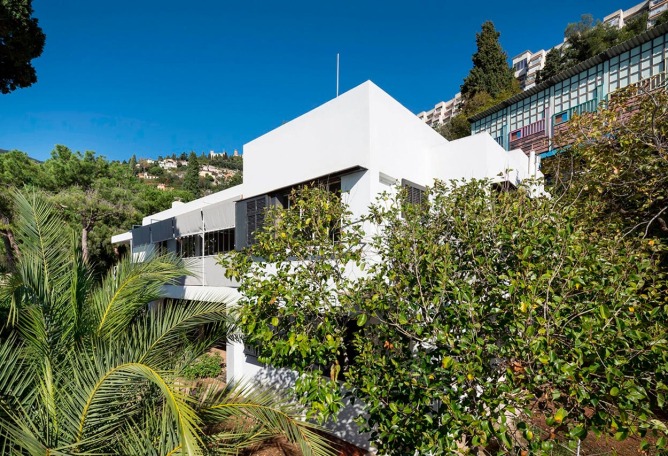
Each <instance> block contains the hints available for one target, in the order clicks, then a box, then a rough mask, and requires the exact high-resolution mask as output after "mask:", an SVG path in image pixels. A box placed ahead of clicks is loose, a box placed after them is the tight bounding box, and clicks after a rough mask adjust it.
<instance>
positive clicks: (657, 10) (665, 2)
mask: <svg viewBox="0 0 668 456" xmlns="http://www.w3.org/2000/svg"><path fill="white" fill-rule="evenodd" d="M666 10H668V0H656V2H655V3H653V2H651V3H650V8H649V20H650V21H652V20H655V19H656V18H657V17H658V16H659V15H660V14H661V13H663V12H665V11H666Z"/></svg>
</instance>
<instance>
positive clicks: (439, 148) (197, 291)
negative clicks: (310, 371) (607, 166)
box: [112, 81, 542, 447]
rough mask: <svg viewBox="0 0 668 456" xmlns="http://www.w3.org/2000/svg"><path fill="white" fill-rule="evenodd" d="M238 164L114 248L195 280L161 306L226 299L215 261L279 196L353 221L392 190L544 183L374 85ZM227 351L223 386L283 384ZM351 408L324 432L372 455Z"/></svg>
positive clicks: (527, 160)
mask: <svg viewBox="0 0 668 456" xmlns="http://www.w3.org/2000/svg"><path fill="white" fill-rule="evenodd" d="M407 152H410V157H411V159H410V160H406V153H407ZM243 156H244V180H243V183H242V184H240V185H237V186H235V187H231V188H228V189H226V190H223V191H220V192H217V193H213V194H211V195H208V196H205V197H203V198H199V199H197V200H194V201H191V202H188V203H179V204H174V205H173V206H172V208H171V209H168V210H165V211H162V212H159V213H157V214H150V215H147V216H146V217H144V219H143V222H142V225H141V226H140V227H138V228H135V229H133V230H132V231H128V232H127V233H124V234H121V235H118V236H114V237H113V238H112V243H114V244H118V243H127V244H129V245H130V251H131V254H132V258H133V259H134V261H143V259H144V258H145V256H146V254H147V252H149V251H151V250H153V249H155V248H161V249H164V250H167V251H171V252H174V253H177V254H180V255H181V256H182V257H184V258H185V262H186V264H187V265H188V266H189V267H190V268H191V269H192V270H193V272H194V275H193V276H192V277H187V278H185V279H184V280H183V282H182V283H181V284H180V285H174V286H170V287H167V288H165V290H164V296H165V298H178V299H185V300H198V299H200V300H201V299H208V300H216V299H221V298H222V297H228V296H229V294H230V291H232V292H233V291H234V290H235V289H236V287H237V286H238V284H237V283H235V282H233V281H231V280H229V279H227V278H226V277H225V275H224V271H223V270H222V269H221V267H220V266H219V265H218V264H217V261H216V259H217V255H218V254H220V253H223V252H227V251H231V250H235V249H236V250H241V249H243V248H244V247H246V246H248V245H250V244H252V243H253V242H254V236H253V233H254V232H255V230H257V229H259V228H260V227H261V226H262V223H263V220H264V216H263V212H264V209H265V208H267V207H269V206H284V205H286V204H287V200H286V198H285V196H286V195H287V194H289V193H290V191H291V190H292V189H295V188H298V187H299V186H301V185H304V184H306V183H312V182H316V183H320V184H322V185H323V186H324V187H325V188H327V189H329V190H330V191H333V192H337V193H340V194H341V197H342V198H343V200H344V201H345V202H346V203H347V205H348V207H349V209H350V210H351V211H352V213H353V216H357V217H359V216H362V215H364V214H365V213H366V211H367V210H368V207H369V205H370V204H371V203H372V202H374V201H375V199H376V198H377V197H378V195H380V194H381V193H383V192H385V191H388V190H392V189H394V188H396V186H397V185H402V186H404V187H407V188H409V189H410V190H411V191H412V192H418V193H419V192H422V191H423V190H424V186H427V185H431V184H432V183H433V182H434V179H440V180H450V179H472V178H489V179H492V180H493V181H495V182H508V183H509V184H513V185H516V184H519V183H520V182H521V181H522V180H524V179H527V178H532V177H536V176H538V177H540V176H542V174H541V173H540V172H539V171H538V170H537V164H536V161H535V160H534V157H533V156H532V155H531V154H529V156H527V154H526V153H525V152H524V151H522V150H511V151H506V150H504V149H503V147H501V145H500V144H499V143H498V142H496V141H495V140H494V139H493V138H492V137H491V136H490V135H489V134H488V133H480V134H477V135H473V136H469V137H466V138H462V139H459V140H456V141H448V140H446V139H444V138H443V137H442V136H441V135H439V134H438V133H437V132H435V131H434V130H433V129H432V128H430V127H429V126H427V125H426V124H425V123H424V122H422V121H421V120H420V119H418V118H417V117H416V116H415V115H413V114H412V113H411V112H410V111H409V110H408V109H406V108H405V107H404V106H402V105H401V104H400V103H399V102H397V101H396V100H394V99H393V98H392V97H390V96H389V95H388V94H387V93H385V92H384V91H383V90H381V89H380V88H379V87H378V86H376V85H375V84H374V83H372V82H370V81H368V82H365V83H363V84H361V85H359V86H357V87H355V88H354V89H352V90H350V91H348V92H346V93H344V94H342V95H341V96H339V97H337V98H335V99H333V100H330V101H329V102H327V103H325V104H323V105H321V106H319V107H317V108H315V109H314V110H312V111H310V112H307V113H306V114H304V115H302V116H300V117H298V118H296V119H294V120H292V121H291V122H288V123H286V124H283V125H282V126H280V127H278V128H276V129H275V130H273V131H270V132H269V133H267V134H265V135H263V136H260V137H259V138H257V139H255V140H253V141H251V142H249V143H248V144H246V145H245V146H244V149H243ZM295 164H297V165H295ZM226 350H227V375H228V380H231V379H233V378H234V379H237V380H240V379H244V378H245V379H248V380H249V381H258V382H263V381H265V380H266V379H272V378H273V379H275V378H276V375H281V374H275V373H276V372H278V371H276V369H274V368H273V367H271V366H266V365H263V364H261V363H260V362H259V361H258V360H257V358H256V355H255V352H254V351H253V350H252V349H251V348H249V347H246V346H244V344H243V342H239V341H233V340H230V341H228V343H227V348H226ZM262 379H265V380H262ZM281 387H283V388H284V387H285V385H282V386H281ZM355 407H357V409H355V410H352V409H346V410H344V412H343V413H342V414H341V415H340V416H339V420H338V422H337V423H336V424H334V425H332V426H331V427H330V430H331V431H332V432H334V433H335V434H336V435H338V436H339V437H341V438H343V439H344V440H347V441H350V442H352V443H355V444H357V445H361V446H366V447H368V436H365V435H360V434H359V433H358V431H357V428H356V426H355V425H354V423H352V417H353V416H356V415H357V413H359V412H360V410H359V407H361V406H360V405H359V404H357V405H356V406H355Z"/></svg>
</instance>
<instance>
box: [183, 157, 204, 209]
mask: <svg viewBox="0 0 668 456" xmlns="http://www.w3.org/2000/svg"><path fill="white" fill-rule="evenodd" d="M183 189H184V190H186V191H188V192H190V193H192V194H193V196H194V197H195V198H199V196H200V188H199V160H198V159H197V154H196V153H195V152H190V156H189V157H188V167H187V169H186V175H185V177H184V179H183Z"/></svg>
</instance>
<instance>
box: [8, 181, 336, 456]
mask: <svg viewBox="0 0 668 456" xmlns="http://www.w3.org/2000/svg"><path fill="white" fill-rule="evenodd" d="M15 199H16V215H17V216H16V224H15V229H14V233H15V235H16V239H17V243H18V245H19V255H18V258H17V261H16V268H15V271H16V272H15V273H13V274H11V275H5V276H3V277H2V278H1V279H0V325H2V322H3V321H4V322H5V324H4V325H2V327H0V455H4V454H30V455H83V454H132V455H134V454H136V455H144V454H150V455H168V454H188V455H190V454H238V452H239V451H240V449H243V448H246V447H248V446H250V445H254V444H256V443H257V442H259V441H262V440H263V439H267V438H270V437H275V436H277V435H282V436H284V437H285V438H287V439H288V440H289V441H291V442H293V443H295V444H296V445H298V446H299V447H300V449H301V450H302V452H303V454H305V455H310V454H313V455H321V454H330V452H331V449H330V446H329V444H328V442H327V441H326V440H325V439H324V438H323V437H321V434H320V433H319V432H318V429H317V428H315V427H314V426H313V425H310V424H308V423H306V422H304V421H302V420H301V419H300V416H301V415H302V412H301V410H299V409H297V408H295V407H293V406H291V405H289V403H286V401H285V400H284V399H283V398H280V397H278V396H277V395H276V394H274V393H272V392H270V391H268V390H262V389H259V388H257V387H251V386H250V385H245V386H244V385H242V386H236V387H229V388H227V389H225V390H223V391H214V390H210V391H203V392H199V393H196V394H193V393H189V392H188V389H187V388H185V387H184V384H183V383H181V382H180V381H179V377H180V372H181V371H182V369H183V368H184V367H186V366H187V365H188V364H189V363H191V362H192V361H193V360H194V359H196V358H197V357H198V356H200V355H201V354H203V353H205V352H206V351H207V350H208V349H209V348H210V347H211V346H213V345H215V344H216V343H218V342H220V341H221V340H225V338H226V337H227V336H228V335H229V334H230V331H232V330H233V327H234V321H233V320H232V319H231V317H230V312H229V307H230V306H229V304H230V303H231V302H232V296H231V295H230V299H228V300H226V302H188V303H185V302H183V301H168V300H161V299H160V296H161V289H162V287H163V286H164V285H166V284H171V283H174V282H175V281H177V280H178V279H179V278H180V277H182V276H184V275H185V274H187V271H186V270H185V269H184V267H183V266H182V263H181V261H180V260H179V259H178V258H176V257H174V256H169V255H149V257H148V258H147V259H146V261H144V262H142V263H133V262H131V261H129V260H124V261H121V262H120V264H119V265H118V266H117V267H116V268H114V270H113V271H111V272H110V273H109V274H107V276H106V277H105V278H104V279H103V280H102V281H101V282H100V283H99V284H96V283H95V282H94V280H93V278H92V275H91V273H90V269H89V267H88V266H87V265H86V263H85V262H84V261H82V257H81V249H80V246H79V245H78V242H77V236H76V235H74V234H73V233H68V232H67V230H66V228H64V227H65V224H64V223H62V221H61V220H60V219H59V217H58V215H57V214H56V213H55V212H54V211H53V210H52V209H51V208H50V207H49V206H48V204H46V202H45V201H44V200H43V199H41V198H40V197H39V196H38V195H37V194H35V193H26V194H22V193H17V194H16V198H15ZM286 404H287V405H286Z"/></svg>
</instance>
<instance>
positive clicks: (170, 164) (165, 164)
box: [158, 158, 178, 169]
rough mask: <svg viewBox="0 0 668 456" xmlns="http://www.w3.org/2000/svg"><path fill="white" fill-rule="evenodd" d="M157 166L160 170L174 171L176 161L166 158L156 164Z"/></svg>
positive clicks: (176, 166) (176, 165) (176, 164)
mask: <svg viewBox="0 0 668 456" xmlns="http://www.w3.org/2000/svg"><path fill="white" fill-rule="evenodd" d="M158 166H159V167H161V168H162V169H176V168H178V161H177V160H173V159H171V158H167V159H165V160H162V161H160V162H158Z"/></svg>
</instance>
